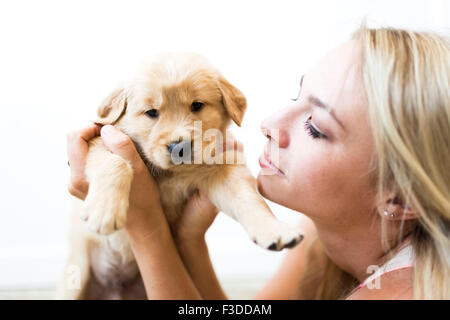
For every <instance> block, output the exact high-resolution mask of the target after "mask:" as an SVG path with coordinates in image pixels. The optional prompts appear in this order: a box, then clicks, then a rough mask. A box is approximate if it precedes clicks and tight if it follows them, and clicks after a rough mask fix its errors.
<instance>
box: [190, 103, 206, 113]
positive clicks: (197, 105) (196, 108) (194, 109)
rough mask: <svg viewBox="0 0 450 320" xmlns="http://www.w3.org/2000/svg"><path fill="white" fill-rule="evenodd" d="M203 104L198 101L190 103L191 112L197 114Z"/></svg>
mask: <svg viewBox="0 0 450 320" xmlns="http://www.w3.org/2000/svg"><path fill="white" fill-rule="evenodd" d="M203 105H204V104H203V102H200V101H194V102H192V104H191V111H192V112H197V111H200V109H201V108H203Z"/></svg>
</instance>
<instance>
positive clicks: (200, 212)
mask: <svg viewBox="0 0 450 320" xmlns="http://www.w3.org/2000/svg"><path fill="white" fill-rule="evenodd" d="M227 136H228V137H229V139H227V141H226V142H225V143H224V144H223V150H222V151H229V150H234V152H243V146H242V143H240V142H238V141H237V140H236V139H234V137H232V136H231V135H227ZM217 213H218V210H217V208H216V207H215V206H214V205H213V204H212V203H211V201H209V199H208V197H207V195H206V194H204V193H202V192H199V191H197V192H195V193H194V195H193V196H192V197H191V198H190V199H189V201H188V202H187V203H186V205H185V207H184V209H183V212H182V213H181V215H180V216H179V218H178V220H177V221H175V223H174V225H173V226H172V230H173V232H174V236H175V240H176V241H177V242H178V243H181V242H184V241H185V240H187V239H189V241H192V240H203V239H204V235H205V233H206V231H207V230H208V228H209V227H210V226H211V224H212V223H213V221H214V219H215V218H216V216H217Z"/></svg>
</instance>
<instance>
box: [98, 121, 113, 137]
mask: <svg viewBox="0 0 450 320" xmlns="http://www.w3.org/2000/svg"><path fill="white" fill-rule="evenodd" d="M115 131H116V130H115V128H114V127H113V126H111V125H109V124H108V125H106V126H103V127H102V130H101V132H100V134H101V135H102V137H105V136H106V137H110V136H112V135H113V134H115Z"/></svg>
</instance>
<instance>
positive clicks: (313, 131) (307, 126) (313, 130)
mask: <svg viewBox="0 0 450 320" xmlns="http://www.w3.org/2000/svg"><path fill="white" fill-rule="evenodd" d="M311 118H312V116H309V118H308V119H307V120H306V121H305V129H306V132H307V133H308V134H309V135H310V136H311V137H312V138H313V139H326V138H327V136H326V135H324V134H323V133H321V132H319V131H317V129H316V128H314V127H313V126H312V124H311Z"/></svg>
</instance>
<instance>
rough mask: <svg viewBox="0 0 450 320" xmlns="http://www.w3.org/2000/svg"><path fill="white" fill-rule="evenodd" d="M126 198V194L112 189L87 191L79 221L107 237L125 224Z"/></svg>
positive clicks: (127, 195)
mask: <svg viewBox="0 0 450 320" xmlns="http://www.w3.org/2000/svg"><path fill="white" fill-rule="evenodd" d="M128 197H129V194H128V193H123V192H115V191H114V189H112V190H111V189H109V191H108V189H106V190H105V189H102V190H89V193H88V196H87V197H86V200H85V201H84V208H83V211H82V213H81V219H83V220H84V221H86V223H87V225H88V228H89V229H90V230H91V231H93V232H95V233H98V234H103V235H108V234H111V233H113V232H115V231H116V230H119V229H122V228H123V227H124V226H125V222H126V215H127V210H128Z"/></svg>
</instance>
